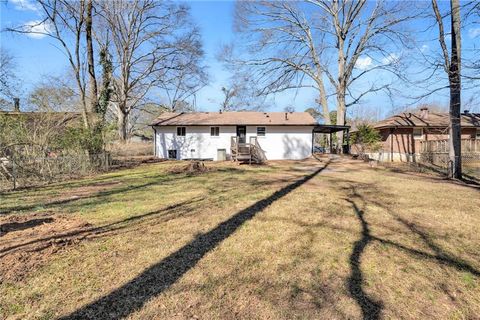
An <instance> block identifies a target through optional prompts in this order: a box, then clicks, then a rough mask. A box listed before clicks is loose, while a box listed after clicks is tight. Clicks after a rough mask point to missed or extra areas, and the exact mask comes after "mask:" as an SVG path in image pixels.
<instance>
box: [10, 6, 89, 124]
mask: <svg viewBox="0 0 480 320" xmlns="http://www.w3.org/2000/svg"><path fill="white" fill-rule="evenodd" d="M37 3H38V5H39V8H40V9H41V14H42V16H43V19H42V20H41V21H39V22H37V23H36V24H35V25H22V26H18V27H15V28H10V29H8V30H10V31H13V32H17V33H30V34H41V35H44V36H48V37H51V38H53V39H55V40H56V41H57V42H58V43H59V44H60V47H61V49H62V51H63V53H64V54H65V55H66V57H67V59H68V62H69V65H70V67H71V69H72V72H73V74H74V77H75V81H76V86H77V90H78V94H79V96H80V105H81V109H82V116H83V122H84V126H85V127H86V128H89V127H90V119H89V114H90V112H91V110H93V106H92V105H91V102H90V101H95V99H96V97H94V99H91V97H90V101H89V97H88V95H87V93H86V90H87V83H86V81H85V70H84V69H85V65H86V62H85V58H84V56H85V52H84V40H83V34H84V32H85V24H86V16H85V10H86V6H85V1H84V0H79V1H68V0H37ZM90 4H91V3H90ZM42 26H43V27H42ZM88 56H89V57H90V54H89V55H88Z"/></svg>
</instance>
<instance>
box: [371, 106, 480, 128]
mask: <svg viewBox="0 0 480 320" xmlns="http://www.w3.org/2000/svg"><path fill="white" fill-rule="evenodd" d="M449 123H450V115H449V114H448V113H447V112H429V111H428V110H426V111H425V110H424V111H423V112H422V111H420V112H418V113H411V112H404V113H400V114H397V115H394V116H392V117H389V118H387V119H385V120H382V121H379V122H377V123H375V125H374V127H375V128H377V129H381V128H392V127H432V128H443V127H448V126H449ZM461 126H462V127H480V113H462V114H461Z"/></svg>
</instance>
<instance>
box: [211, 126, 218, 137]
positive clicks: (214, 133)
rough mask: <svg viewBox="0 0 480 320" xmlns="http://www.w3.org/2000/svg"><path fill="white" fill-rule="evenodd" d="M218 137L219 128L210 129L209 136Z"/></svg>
mask: <svg viewBox="0 0 480 320" xmlns="http://www.w3.org/2000/svg"><path fill="white" fill-rule="evenodd" d="M219 135H220V127H210V136H212V137H218V136H219Z"/></svg>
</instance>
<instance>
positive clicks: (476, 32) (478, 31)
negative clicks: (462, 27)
mask: <svg viewBox="0 0 480 320" xmlns="http://www.w3.org/2000/svg"><path fill="white" fill-rule="evenodd" d="M468 36H469V37H470V38H472V39H473V38H476V37H478V36H480V28H470V29H468Z"/></svg>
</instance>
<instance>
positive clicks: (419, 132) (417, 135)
mask: <svg viewBox="0 0 480 320" xmlns="http://www.w3.org/2000/svg"><path fill="white" fill-rule="evenodd" d="M413 139H416V140H420V139H423V129H422V128H414V129H413Z"/></svg>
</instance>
